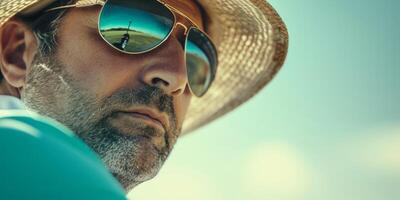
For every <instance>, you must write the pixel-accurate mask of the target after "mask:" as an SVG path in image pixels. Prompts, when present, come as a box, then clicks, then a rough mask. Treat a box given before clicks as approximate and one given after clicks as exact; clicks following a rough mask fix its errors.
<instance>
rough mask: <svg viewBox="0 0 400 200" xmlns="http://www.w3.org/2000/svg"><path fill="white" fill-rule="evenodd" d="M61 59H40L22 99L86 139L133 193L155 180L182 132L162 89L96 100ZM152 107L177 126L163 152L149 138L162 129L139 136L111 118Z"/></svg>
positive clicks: (129, 91)
mask: <svg viewBox="0 0 400 200" xmlns="http://www.w3.org/2000/svg"><path fill="white" fill-rule="evenodd" d="M64 69H65V68H64V67H63V65H62V64H61V62H59V60H57V58H56V57H55V56H41V55H38V56H36V59H35V62H34V65H33V67H32V68H31V71H29V72H28V76H27V85H26V88H25V89H24V92H23V94H22V100H23V101H24V103H25V105H26V106H27V108H28V109H31V110H34V111H36V112H38V113H39V114H42V115H44V116H48V117H50V118H53V119H55V120H57V121H59V122H61V123H62V124H64V125H65V126H67V127H68V128H70V129H71V130H72V131H74V132H75V133H76V134H77V136H78V137H80V138H81V139H82V140H83V141H84V142H85V143H86V144H87V145H88V146H89V147H91V148H92V149H93V150H94V151H95V152H96V153H97V154H98V155H99V156H100V157H101V159H102V161H103V162H104V163H105V165H106V166H107V168H108V169H109V171H110V172H111V173H112V174H113V175H114V177H115V178H117V179H118V181H119V182H120V183H121V185H122V186H123V187H124V188H125V190H127V191H129V190H131V189H133V188H134V187H135V186H136V185H138V184H140V183H142V182H144V181H147V180H149V179H151V178H153V177H154V176H155V175H156V174H157V173H158V172H159V170H160V168H161V166H162V165H163V163H164V162H165V160H166V159H167V157H168V155H169V153H170V152H171V150H172V148H173V146H174V144H175V142H176V140H177V137H178V136H179V133H180V131H181V128H178V127H176V115H175V112H174V109H173V104H172V99H171V98H170V97H167V96H166V95H164V94H163V93H162V91H160V90H159V89H158V88H154V87H143V88H139V89H123V90H121V91H118V92H116V93H115V94H113V95H111V96H109V97H105V98H96V97H95V95H92V94H91V93H90V92H89V91H87V90H85V89H83V88H81V87H79V86H78V83H79V81H78V80H74V79H73V77H72V76H71V75H70V74H68V73H67V72H66V71H65V70H64ZM135 104H137V105H152V106H155V107H157V108H159V109H160V110H161V111H164V112H166V113H167V114H168V115H169V118H170V119H169V120H170V124H171V127H170V129H169V130H166V133H165V134H164V136H165V137H164V140H165V146H164V147H163V148H162V149H157V148H155V146H154V145H153V144H152V143H151V142H150V140H149V139H148V138H147V137H143V136H144V135H147V136H148V135H154V132H156V131H159V130H156V129H155V128H154V127H151V126H148V125H145V124H142V123H137V124H135V126H134V127H135V130H136V131H138V132H137V133H139V134H134V135H135V136H132V135H129V134H126V133H122V132H121V131H120V130H118V129H117V128H115V127H113V126H112V125H111V123H110V120H111V119H113V117H114V116H115V109H117V108H123V107H126V106H132V105H135Z"/></svg>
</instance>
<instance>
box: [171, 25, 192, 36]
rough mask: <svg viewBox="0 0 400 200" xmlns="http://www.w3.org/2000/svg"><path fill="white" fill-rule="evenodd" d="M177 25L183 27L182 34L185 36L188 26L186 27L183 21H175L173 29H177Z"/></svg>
mask: <svg viewBox="0 0 400 200" xmlns="http://www.w3.org/2000/svg"><path fill="white" fill-rule="evenodd" d="M178 26H181V27H182V28H183V30H184V32H183V35H184V36H186V35H187V33H188V31H189V28H188V27H187V26H186V25H185V24H183V23H181V22H177V23H176V24H175V26H174V29H177V28H178Z"/></svg>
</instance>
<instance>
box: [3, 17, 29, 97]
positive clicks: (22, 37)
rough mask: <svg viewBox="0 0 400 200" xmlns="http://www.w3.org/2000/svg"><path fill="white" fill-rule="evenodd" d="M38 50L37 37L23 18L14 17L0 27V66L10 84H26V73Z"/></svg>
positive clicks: (19, 85)
mask: <svg viewBox="0 0 400 200" xmlns="http://www.w3.org/2000/svg"><path fill="white" fill-rule="evenodd" d="M36 51H37V41H36V37H35V35H34V34H33V32H32V30H31V29H30V28H29V27H28V26H27V25H26V24H25V23H24V22H22V21H21V20H19V19H17V18H12V19H10V20H9V21H7V22H6V23H5V24H4V25H3V26H2V27H1V28H0V68H1V72H2V73H3V77H4V78H5V80H6V82H7V83H8V84H9V85H10V86H12V87H14V88H16V89H17V88H23V87H24V86H25V78H26V73H27V71H28V70H29V68H30V67H31V65H32V62H33V59H34V58H35V55H36Z"/></svg>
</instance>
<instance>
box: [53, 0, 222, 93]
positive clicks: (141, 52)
mask: <svg viewBox="0 0 400 200" xmlns="http://www.w3.org/2000/svg"><path fill="white" fill-rule="evenodd" d="M107 1H108V0H105V1H100V0H96V1H95V2H93V1H91V2H87V3H85V4H79V3H75V4H70V5H65V6H58V7H55V8H50V9H48V10H46V12H50V11H54V10H60V9H67V8H75V7H77V8H83V7H88V6H94V5H100V6H102V8H101V10H100V13H99V19H98V22H97V29H98V32H99V35H100V36H101V37H102V38H103V40H104V41H105V42H106V43H107V44H109V46H111V47H112V48H114V49H116V50H117V51H119V52H122V53H125V54H130V55H138V54H143V53H147V52H150V51H152V50H154V49H156V48H157V47H159V46H161V45H162V44H163V43H164V42H165V41H166V40H168V38H169V37H170V36H171V34H172V32H173V31H174V30H175V28H176V27H177V26H178V25H180V26H182V27H183V28H184V29H185V32H184V36H185V44H184V49H183V50H184V52H185V57H184V59H185V61H186V46H187V43H188V37H187V34H188V33H189V32H190V30H191V29H197V30H198V31H200V32H201V33H202V34H204V35H205V36H206V38H207V39H208V40H209V41H210V44H211V46H212V47H213V49H214V52H215V59H216V64H215V66H211V65H212V63H210V71H212V73H211V80H210V84H209V85H208V86H207V88H206V90H205V91H204V92H202V94H195V92H193V90H192V87H191V86H190V84H189V76H188V74H187V77H188V86H189V89H190V91H191V92H192V94H194V95H195V96H197V97H201V96H203V95H204V94H205V93H206V92H207V91H208V89H209V88H210V86H211V85H212V82H213V81H214V79H215V74H216V68H217V66H218V53H217V49H216V47H215V45H214V43H213V41H212V40H211V38H210V37H209V36H208V34H207V33H205V32H204V31H202V30H201V29H200V28H199V27H200V26H198V25H197V24H196V23H195V22H193V21H192V20H191V19H190V18H189V17H188V16H187V15H185V14H184V13H182V12H181V11H179V10H178V9H176V8H174V7H172V6H170V5H169V4H167V3H166V2H164V1H162V0H155V1H157V2H159V3H161V4H162V5H164V6H165V7H166V8H167V9H168V10H169V11H170V12H171V13H172V15H173V17H174V24H173V26H172V28H171V30H170V31H169V33H168V34H167V36H166V37H165V38H164V39H163V40H162V41H161V42H160V43H159V44H157V45H156V46H154V47H152V48H150V49H148V50H145V51H140V52H128V51H123V50H121V49H118V48H117V47H115V46H114V45H113V44H111V43H110V42H109V41H107V40H106V39H105V38H104V36H103V34H101V31H100V15H101V13H102V12H103V9H104V5H105V4H106V3H107ZM176 14H178V15H180V16H182V17H184V18H185V19H186V20H187V21H188V22H190V23H191V26H189V27H188V26H186V25H185V24H183V23H181V22H178V21H177V17H176ZM186 67H187V66H186Z"/></svg>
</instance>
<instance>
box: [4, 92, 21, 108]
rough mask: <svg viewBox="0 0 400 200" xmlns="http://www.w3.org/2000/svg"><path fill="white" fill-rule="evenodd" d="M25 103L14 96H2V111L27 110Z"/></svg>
mask: <svg viewBox="0 0 400 200" xmlns="http://www.w3.org/2000/svg"><path fill="white" fill-rule="evenodd" d="M25 109H26V108H25V105H24V103H23V102H22V101H21V100H20V99H18V98H16V97H13V96H6V95H0V110H25Z"/></svg>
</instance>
